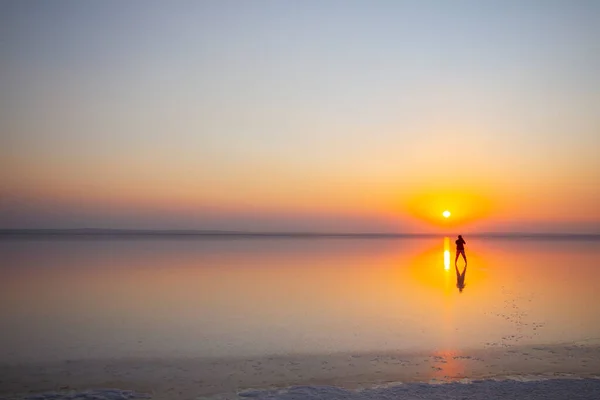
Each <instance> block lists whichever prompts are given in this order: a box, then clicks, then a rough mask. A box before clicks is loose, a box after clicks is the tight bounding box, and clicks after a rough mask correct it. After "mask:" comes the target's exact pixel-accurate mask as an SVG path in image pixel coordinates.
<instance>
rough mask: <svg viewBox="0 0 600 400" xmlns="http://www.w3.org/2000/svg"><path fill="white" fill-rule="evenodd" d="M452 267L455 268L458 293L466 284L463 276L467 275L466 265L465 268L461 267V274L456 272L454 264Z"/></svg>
mask: <svg viewBox="0 0 600 400" xmlns="http://www.w3.org/2000/svg"><path fill="white" fill-rule="evenodd" d="M454 268H455V269H456V287H457V288H458V291H459V292H460V293H462V291H463V289H464V288H465V286H467V285H466V284H465V276H466V275H467V266H466V265H465V268H464V269H463V272H462V274H461V273H460V272H458V267H457V266H456V265H455V266H454Z"/></svg>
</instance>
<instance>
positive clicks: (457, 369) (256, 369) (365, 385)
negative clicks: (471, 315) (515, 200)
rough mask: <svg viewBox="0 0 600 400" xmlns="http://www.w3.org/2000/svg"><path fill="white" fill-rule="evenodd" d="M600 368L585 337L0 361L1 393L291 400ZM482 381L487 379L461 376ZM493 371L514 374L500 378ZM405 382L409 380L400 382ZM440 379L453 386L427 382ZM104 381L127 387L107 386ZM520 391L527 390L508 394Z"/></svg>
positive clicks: (462, 388)
mask: <svg viewBox="0 0 600 400" xmlns="http://www.w3.org/2000/svg"><path fill="white" fill-rule="evenodd" d="M598 375H600V346H597V345H593V346H592V345H583V344H578V345H577V344H570V345H553V346H536V347H516V346H515V347H510V348H491V349H479V350H473V351H465V352H433V353H425V352H423V353H413V354H409V353H361V354H330V355H314V356H308V355H298V356H291V355H289V356H273V357H262V358H251V359H225V358H214V359H207V358H203V359H202V358H188V359H185V358H178V359H120V360H80V361H76V360H71V361H66V362H56V363H47V364H35V365H33V364H11V365H8V364H4V365H0V376H1V377H2V378H1V381H0V397H1V396H4V398H8V399H13V398H15V399H17V398H19V399H22V398H32V399H34V398H37V399H51V398H52V399H82V400H84V399H91V398H94V399H96V398H97V399H113V398H119V399H121V398H136V397H140V396H144V395H149V396H151V397H152V398H153V399H198V398H210V399H235V398H238V393H240V394H242V395H243V397H246V398H248V397H250V398H252V397H253V398H257V399H266V398H271V399H282V400H287V399H296V398H307V399H310V398H311V396H312V398H323V399H338V398H339V399H341V398H350V399H380V398H381V399H385V398H400V399H401V398H402V397H401V396H408V397H407V398H411V397H410V396H412V398H419V397H418V396H425V395H426V397H427V398H431V399H436V398H442V396H444V397H445V398H453V397H447V396H455V397H454V398H461V396H466V395H469V396H475V397H473V398H479V397H477V396H482V398H483V396H486V394H485V393H488V394H487V396H488V397H489V394H490V393H491V394H500V395H502V396H503V398H527V397H526V396H525V393H529V392H531V393H533V394H532V396H538V397H530V398H571V396H566V395H560V393H563V394H565V393H569V392H570V391H575V393H577V394H581V398H583V399H588V398H589V399H591V398H594V399H598V398H600V380H597V379H595V378H597V377H598ZM523 377H533V378H534V379H536V380H539V379H542V380H543V381H540V382H538V383H531V384H527V385H521V384H519V383H517V382H514V379H518V380H521V381H522V380H524V378H523ZM574 377H578V378H587V379H584V380H571V379H567V380H563V379H559V380H558V381H556V382H555V380H556V378H574ZM477 379H481V380H486V381H484V382H475V383H474V384H473V385H463V384H458V383H465V382H472V380H477ZM490 379H500V380H506V379H508V380H511V379H512V381H509V382H507V383H498V382H494V381H488V380H490ZM400 383H403V385H401V386H398V384H400ZM417 383H418V384H417ZM424 383H427V384H424ZM432 383H437V384H439V383H445V384H444V385H428V384H432ZM447 383H452V384H451V385H446V384H447ZM101 388H120V389H127V391H124V392H119V391H115V390H112V391H101V390H100V391H98V390H99V389H101ZM285 388H289V389H285ZM90 390H93V391H90ZM513 392H514V393H517V394H518V393H520V394H519V395H518V396H517V397H506V396H508V395H511V396H512V393H513ZM44 393H46V394H44ZM119 393H121V394H119ZM469 393H472V394H469ZM550 394H552V395H553V396H555V397H549V396H550ZM31 396H38V397H31ZM39 396H41V397H39ZM90 396H91V397H90ZM94 396H95V397H94ZM111 396H112V397H111ZM114 396H117V397H114ZM118 396H121V397H118ZM127 396H129V397H127ZM269 396H271V397H269ZM436 396H437V397H436ZM540 396H541V397H540ZM586 396H587V397H586Z"/></svg>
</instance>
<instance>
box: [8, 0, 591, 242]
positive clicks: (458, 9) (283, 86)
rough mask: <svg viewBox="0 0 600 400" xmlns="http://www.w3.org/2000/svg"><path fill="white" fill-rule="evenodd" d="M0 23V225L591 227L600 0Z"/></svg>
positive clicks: (118, 11)
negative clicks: (444, 218)
mask: <svg viewBox="0 0 600 400" xmlns="http://www.w3.org/2000/svg"><path fill="white" fill-rule="evenodd" d="M0 38H1V39H0V135H1V136H0V141H1V142H0V163H1V165H0V166H1V169H0V196H1V197H0V227H13V228H14V227H45V228H52V227H56V228H58V227H60V228H68V227H73V228H81V227H104V228H108V227H112V228H193V229H242V230H248V229H251V230H261V231H265V230H287V231H293V230H312V231H381V232H390V231H410V232H414V231H432V230H439V229H444V230H449V229H450V230H457V229H460V230H461V231H462V232H468V231H475V230H500V231H502V230H521V231H569V232H575V231H581V232H583V231H585V232H600V207H599V205H600V74H599V73H598V71H600V2H597V1H593V0H590V1H567V0H564V1H552V0H547V1H541V0H540V1H534V0H528V1H475V0H473V1H461V0H456V1H444V0H440V1H174V2H164V1H156V2H154V1H86V2H81V1H75V0H74V1H59V0H57V1H52V2H43V1H22V0H20V1H0ZM444 209H449V210H450V211H451V212H452V213H453V215H452V217H451V218H450V219H449V220H448V221H442V218H441V212H442V211H444Z"/></svg>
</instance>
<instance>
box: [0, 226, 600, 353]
mask: <svg viewBox="0 0 600 400" xmlns="http://www.w3.org/2000/svg"><path fill="white" fill-rule="evenodd" d="M466 240H467V246H466V249H467V256H468V257H469V264H468V267H467V269H466V272H465V273H464V288H462V291H461V290H460V289H459V288H458V287H457V286H462V285H457V271H456V270H455V267H454V265H453V264H454V263H453V261H454V260H453V258H454V254H453V249H452V246H450V243H452V242H453V238H451V240H449V243H448V241H446V240H445V239H444V238H443V237H440V238H438V239H347V238H346V239H333V238H322V239H314V238H313V239H297V238H296V239H290V238H282V239H273V238H271V239H265V238H261V239H207V238H203V239H198V238H195V239H185V238H174V239H168V238H167V239H165V238H162V239H158V238H144V239H123V238H120V239H117V238H115V239H106V238H105V239H98V238H96V239H66V238H63V239H58V240H57V239H47V240H46V239H36V240H30V239H27V240H25V239H22V240H21V239H18V240H17V239H11V240H2V241H0V257H1V263H0V264H1V267H0V274H1V279H0V324H1V325H2V326H3V332H2V335H0V359H2V360H4V361H5V362H27V361H33V362H40V361H57V360H67V359H71V360H72V359H97V358H119V357H165V356H168V357H204V356H210V357H213V356H214V357H251V356H265V355H286V354H329V353H337V352H356V353H359V352H382V351H392V350H393V351H413V350H414V351H419V350H425V351H432V352H433V351H435V352H438V353H443V352H456V351H460V350H463V349H479V348H494V347H499V348H501V347H509V346H515V345H530V344H553V343H589V342H594V341H598V339H599V338H600V318H598V316H599V315H600V303H599V302H597V301H596V299H597V293H598V290H599V289H600V283H599V282H600V268H598V266H599V265H600V242H598V241H594V240H550V241H544V240H523V239H520V240H518V239H470V238H468V237H467V238H466ZM446 251H448V252H449V253H451V254H450V258H451V259H450V261H449V262H448V253H445V252H446ZM461 261H462V260H459V270H458V273H459V274H462V272H463V268H462V267H463V264H462V262H461Z"/></svg>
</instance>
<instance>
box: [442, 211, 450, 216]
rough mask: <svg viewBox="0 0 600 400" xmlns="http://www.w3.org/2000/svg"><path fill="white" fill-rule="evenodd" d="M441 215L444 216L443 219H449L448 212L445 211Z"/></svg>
mask: <svg viewBox="0 0 600 400" xmlns="http://www.w3.org/2000/svg"><path fill="white" fill-rule="evenodd" d="M442 215H443V216H444V218H449V217H450V211H448V210H446V211H444V212H443V213H442Z"/></svg>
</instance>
